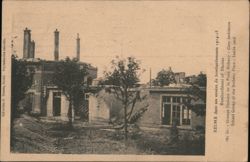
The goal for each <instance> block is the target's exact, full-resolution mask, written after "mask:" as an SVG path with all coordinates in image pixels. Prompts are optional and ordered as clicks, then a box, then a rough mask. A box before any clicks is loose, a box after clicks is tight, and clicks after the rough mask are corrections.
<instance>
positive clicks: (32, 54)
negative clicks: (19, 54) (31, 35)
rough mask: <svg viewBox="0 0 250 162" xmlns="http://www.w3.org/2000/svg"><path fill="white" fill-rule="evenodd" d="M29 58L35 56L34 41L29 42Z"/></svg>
mask: <svg viewBox="0 0 250 162" xmlns="http://www.w3.org/2000/svg"><path fill="white" fill-rule="evenodd" d="M29 58H35V41H34V40H32V41H31V42H30V51H29Z"/></svg>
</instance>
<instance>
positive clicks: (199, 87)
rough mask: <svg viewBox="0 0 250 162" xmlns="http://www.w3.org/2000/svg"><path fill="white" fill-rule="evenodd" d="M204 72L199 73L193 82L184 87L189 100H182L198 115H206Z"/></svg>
mask: <svg viewBox="0 0 250 162" xmlns="http://www.w3.org/2000/svg"><path fill="white" fill-rule="evenodd" d="M206 80H207V79H206V74H203V73H200V74H199V75H198V77H197V80H196V81H195V82H194V83H190V84H191V86H190V87H188V88H186V91H187V93H188V94H189V97H190V98H191V102H185V101H184V102H183V103H184V105H186V106H187V107H189V108H191V109H192V111H194V112H195V113H196V115H198V116H205V115H206Z"/></svg>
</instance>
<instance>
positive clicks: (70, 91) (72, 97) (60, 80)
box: [53, 57, 87, 126]
mask: <svg viewBox="0 0 250 162" xmlns="http://www.w3.org/2000/svg"><path fill="white" fill-rule="evenodd" d="M86 75H87V65H82V64H79V63H78V61H77V59H72V60H71V59H70V58H68V57H67V58H66V59H65V60H61V61H58V62H57V63H56V66H55V69H54V76H53V83H54V84H55V85H57V87H58V88H59V89H60V90H62V93H63V94H64V95H65V96H66V98H67V99H68V101H69V109H68V117H69V125H70V126H72V120H73V119H72V110H74V109H75V108H76V106H74V105H75V103H76V104H77V102H78V101H79V94H81V91H84V89H83V86H84V85H85V84H84V77H85V76H86Z"/></svg>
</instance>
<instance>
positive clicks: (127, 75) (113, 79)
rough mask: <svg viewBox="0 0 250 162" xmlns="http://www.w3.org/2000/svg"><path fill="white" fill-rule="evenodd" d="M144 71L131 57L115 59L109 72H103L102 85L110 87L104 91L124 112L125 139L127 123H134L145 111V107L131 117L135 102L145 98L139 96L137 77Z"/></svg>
mask: <svg viewBox="0 0 250 162" xmlns="http://www.w3.org/2000/svg"><path fill="white" fill-rule="evenodd" d="M143 71H144V70H143V69H141V68H140V62H139V61H138V60H136V59H135V58H133V57H128V58H127V59H120V58H119V57H116V59H114V60H112V61H111V71H109V72H105V78H106V79H105V81H103V83H102V84H105V85H110V86H109V88H106V90H107V91H108V92H110V93H113V94H114V95H115V96H116V98H117V99H118V100H119V101H120V102H121V103H122V105H123V110H124V116H123V118H124V125H123V127H124V130H125V139H127V132H128V130H127V127H128V123H129V122H136V121H137V119H138V118H139V117H140V116H141V115H142V113H143V112H144V111H146V107H144V108H142V109H141V110H139V111H140V112H138V113H137V115H136V116H134V115H133V111H134V107H135V104H136V102H137V101H141V100H142V99H144V98H145V96H141V93H140V90H139V88H138V87H139V81H140V80H139V76H140V75H141V73H142V72H143Z"/></svg>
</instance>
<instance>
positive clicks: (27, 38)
mask: <svg viewBox="0 0 250 162" xmlns="http://www.w3.org/2000/svg"><path fill="white" fill-rule="evenodd" d="M30 39H31V35H30V30H29V29H28V28H27V27H26V28H25V30H24V39H23V58H29V52H30Z"/></svg>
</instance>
